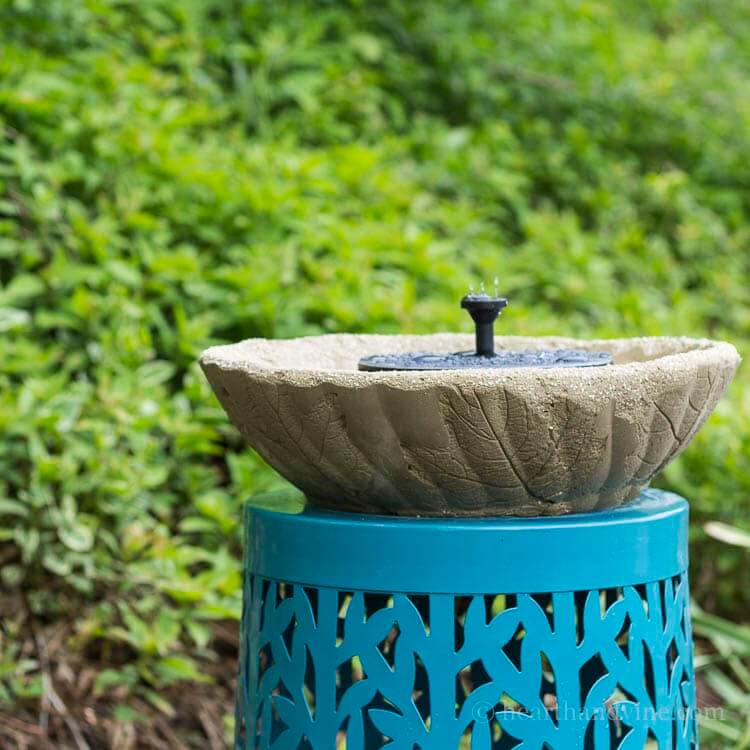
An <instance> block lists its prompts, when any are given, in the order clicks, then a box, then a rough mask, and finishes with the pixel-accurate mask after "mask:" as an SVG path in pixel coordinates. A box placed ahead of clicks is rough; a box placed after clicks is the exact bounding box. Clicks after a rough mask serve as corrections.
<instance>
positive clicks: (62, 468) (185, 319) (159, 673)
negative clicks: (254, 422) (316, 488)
mask: <svg viewBox="0 0 750 750" xmlns="http://www.w3.org/2000/svg"><path fill="white" fill-rule="evenodd" d="M748 49H750V6H748V5H747V4H746V3H743V2H741V1H740V0H730V1H728V2H725V3H720V4H710V3H704V2H698V0H659V1H658V2H645V0H643V1H640V2H638V1H636V0H623V1H622V2H618V3H608V2H603V1H602V2H597V1H596V0H589V1H584V0H554V1H553V0H535V1H534V2H528V0H523V1H521V0H495V1H491V0H433V1H432V2H420V3H412V2H407V0H381V1H379V2H376V3H368V2H365V1H364V0H349V1H348V2H344V0H339V1H334V0H330V1H326V0H317V1H313V0H296V1H295V2H282V1H281V0H274V1H273V2H272V1H271V0H267V1H263V0H255V1H252V0H223V1H221V2H220V1H219V0H148V1H147V2H141V1H137V0H75V1H74V0H45V1H44V2H42V1H41V0H5V1H4V2H0V332H1V338H0V351H2V357H1V358H0V429H1V430H2V439H0V561H2V567H1V568H0V580H1V581H2V588H3V590H4V591H6V592H10V593H13V592H23V595H24V601H26V602H27V605H28V609H29V612H30V613H31V614H32V615H33V617H34V618H36V619H37V620H38V622H40V623H42V624H45V623H53V622H58V621H65V622H69V623H71V628H72V630H71V632H72V640H71V641H70V642H68V644H67V647H68V648H70V649H73V650H76V649H77V650H79V651H81V652H84V651H85V652H86V653H87V654H89V656H90V658H92V659H95V660H98V661H96V663H97V664H98V665H99V668H100V671H99V673H98V677H97V679H96V683H95V685H94V688H93V690H94V694H95V695H100V696H103V697H104V698H105V699H106V698H107V697H108V696H109V697H110V698H111V705H112V707H113V710H114V711H119V713H118V714H117V715H118V717H119V719H120V720H122V721H128V720H134V717H133V711H132V710H131V709H129V708H128V707H129V706H131V705H132V703H131V701H132V700H133V696H137V697H139V699H142V700H145V701H147V702H149V701H150V702H151V703H152V704H154V705H155V706H156V707H157V708H158V709H159V710H160V711H164V712H166V713H167V714H169V712H170V710H171V708H170V706H169V704H168V702H167V700H166V699H165V698H164V697H163V696H164V690H165V688H166V687H167V686H169V685H170V684H173V683H175V682H181V681H185V680H189V681H195V680H199V679H200V678H201V675H203V674H204V672H205V669H204V667H203V666H202V665H204V664H206V663H210V662H212V660H214V661H215V660H216V659H217V658H218V657H217V653H216V649H215V643H214V637H213V634H214V631H213V629H212V623H214V622H216V621H222V620H226V619H236V618H237V617H238V615H239V611H240V574H241V565H240V540H239V530H238V529H239V521H240V507H241V504H242V502H243V501H244V500H246V499H247V498H248V497H249V496H250V495H251V494H253V493H255V492H258V491H262V490H266V489H269V488H273V487H275V486H277V485H279V483H280V480H279V479H278V478H277V477H276V476H275V475H274V474H273V473H272V472H271V471H270V470H269V469H268V468H266V467H265V466H264V465H263V464H262V462H261V461H260V459H259V458H257V457H256V456H255V455H254V454H252V453H251V452H249V451H248V450H246V449H244V448H243V446H242V445H241V442H240V440H239V438H238V436H237V434H236V433H235V431H234V430H233V428H232V427H231V426H230V425H229V423H228V421H227V419H226V418H225V416H224V414H223V413H222V411H221V410H220V408H219V407H218V404H217V402H216V401H215V399H214V398H213V396H212V395H211V393H210V391H209V389H208V387H207V385H206V383H205V381H204V379H203V377H202V375H201V373H200V371H199V370H198V368H197V366H196V358H197V356H198V353H199V352H200V351H201V350H202V349H203V348H205V347H207V346H209V345H211V344H216V343H221V342H228V341H235V340H238V339H241V338H246V337H250V336H268V337H287V336H297V335H304V334H315V333H323V332H334V331H379V332H393V331H409V332H426V331H435V330H446V329H456V328H458V327H461V328H462V329H468V326H467V323H468V320H467V319H465V316H463V315H462V314H460V311H458V310H457V307H456V300H457V299H458V298H459V296H460V295H461V294H462V293H464V291H465V290H466V288H467V287H468V286H469V284H471V283H475V284H476V283H477V282H478V281H480V280H485V281H488V282H491V281H492V279H493V277H495V276H498V277H499V279H500V284H501V288H502V290H503V292H504V293H506V294H507V295H508V296H509V297H510V298H511V299H512V303H513V305H512V308H509V310H510V312H508V313H507V314H506V315H505V316H504V317H503V319H502V322H501V328H502V329H503V330H504V331H507V332H509V333H518V334H565V335H568V334H571V335H581V336H632V335H652V334H685V335H693V336H712V337H716V338H724V339H728V340H730V341H732V342H734V343H735V344H736V345H737V346H738V348H740V350H743V349H744V348H745V344H746V343H747V342H750V273H749V272H750V222H749V221H748V219H750V172H748V169H747V165H748V164H750V75H749V74H750V58H748V54H747V51H748ZM747 386H748V374H747V371H746V369H741V371H740V373H739V375H738V377H737V380H736V382H735V384H734V385H733V387H732V390H731V392H730V395H729V397H728V399H726V400H725V401H724V402H723V403H722V405H720V407H719V409H718V410H717V413H716V414H715V415H714V416H713V417H712V419H711V421H710V422H709V424H708V425H707V427H706V428H705V429H704V430H703V432H702V433H701V434H700V435H699V437H698V438H697V439H696V440H695V442H694V443H693V445H692V446H691V447H690V449H689V450H688V451H687V452H686V454H685V455H684V456H683V457H682V458H681V459H680V460H678V461H677V462H676V463H675V464H674V465H673V466H671V467H670V468H669V469H668V470H667V471H666V473H665V475H664V476H662V477H661V479H660V482H659V483H660V485H661V486H665V487H669V488H670V489H674V490H676V491H678V492H680V493H682V494H684V495H685V496H687V497H689V498H690V500H691V503H692V509H693V548H692V552H693V589H694V595H695V597H696V599H697V601H698V602H699V604H700V606H701V607H702V608H703V609H702V611H705V612H708V613H711V614H699V621H698V622H697V627H696V630H697V632H698V633H699V634H700V635H701V636H702V637H703V638H705V639H708V640H710V641H712V643H713V647H712V649H711V650H710V651H707V652H706V653H707V654H708V655H707V656H706V657H705V659H704V664H703V666H704V670H703V672H702V673H703V674H704V675H705V678H704V679H705V680H706V684H708V685H709V686H710V690H711V691H712V692H713V693H714V695H715V697H716V698H717V699H720V700H721V701H723V702H725V703H727V704H731V709H732V710H731V711H730V712H729V718H728V719H727V721H726V722H715V721H712V722H710V726H707V731H706V734H705V738H706V739H707V740H710V739H711V737H719V738H720V739H718V740H717V743H718V744H717V745H716V746H717V747H722V748H726V747H730V746H731V747H738V748H739V747H743V748H746V747H749V746H750V739H749V737H750V733H749V732H750V730H749V729H748V727H750V698H749V697H748V693H750V672H748V667H747V665H748V664H749V663H750V638H748V635H747V633H748V632H750V626H748V625H736V624H733V623H732V622H730V621H734V623H750V565H748V554H749V552H748V537H747V536H743V535H742V534H741V533H739V531H738V529H739V530H741V529H742V528H744V529H745V530H748V529H750V522H748V507H750V505H749V504H748V491H749V490H750V391H749V390H748V387H747ZM708 520H720V521H721V522H722V523H723V524H725V525H726V526H722V527H720V528H721V529H723V533H721V532H720V533H716V527H715V526H714V527H711V526H709V527H708V531H709V532H711V530H712V529H713V530H714V531H713V532H712V533H710V534H709V533H707V532H706V530H705V528H704V524H705V522H706V521H708ZM727 529H728V530H729V532H733V533H727ZM743 540H744V543H743ZM727 541H729V542H730V543H727ZM5 614H6V613H3V615H2V616H0V617H3V616H5ZM720 618H725V619H720ZM727 618H728V619H727ZM8 622H10V619H9V620H8ZM717 623H718V625H717ZM15 640H16V639H14V638H13V637H12V628H11V627H10V625H6V627H5V628H4V629H3V630H0V703H4V704H6V705H15V706H16V707H21V706H28V705H33V702H34V700H35V699H36V698H37V696H38V695H39V693H40V691H41V677H40V673H39V669H38V664H37V663H36V662H35V661H34V660H33V659H28V658H25V657H23V656H22V655H21V654H19V653H17V646H14V643H15ZM14 649H16V650H14ZM113 653H116V654H118V658H117V660H116V661H115V662H113V664H108V658H109V657H108V655H111V654H113ZM92 655H93V656H92ZM115 689H116V692H115V693H112V692H111V691H113V690H115ZM112 695H114V696H115V697H111V696H112ZM19 710H20V708H19ZM128 711H130V713H128Z"/></svg>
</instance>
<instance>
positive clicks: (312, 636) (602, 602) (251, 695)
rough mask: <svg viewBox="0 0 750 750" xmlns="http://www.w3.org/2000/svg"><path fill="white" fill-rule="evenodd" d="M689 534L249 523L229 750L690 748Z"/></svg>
mask: <svg viewBox="0 0 750 750" xmlns="http://www.w3.org/2000/svg"><path fill="white" fill-rule="evenodd" d="M687 535H688V509H687V503H686V502H685V501H684V500H683V499H681V498H679V497H677V496H675V495H671V494H667V493H663V492H659V491H655V490H647V491H644V492H643V493H642V494H641V495H640V497H639V498H638V499H637V500H635V501H634V502H632V503H630V504H629V505H627V506H625V507H622V508H618V509H615V510H611V511H603V512H596V513H590V514H583V515H573V516H563V517H556V518H549V517H548V518H533V519H529V518H525V519H518V518H515V519H508V518H483V519H478V520H471V519H414V518H409V519H407V518H394V517H383V516H362V515H350V514H345V513H331V512H321V511H314V510H306V511H305V512H302V513H299V514H287V513H277V512H271V511H267V510H258V509H253V508H252V507H248V509H247V511H246V544H247V548H246V576H245V590H244V597H245V600H244V608H243V610H244V611H243V616H242V648H241V651H242V653H241V669H240V682H239V691H238V692H239V696H238V704H237V736H236V750H256V749H258V748H260V749H262V750H300V749H302V750H336V748H346V750H372V749H374V748H381V747H384V748H386V747H387V748H391V749H392V750H417V748H418V749H419V750H462V749H463V748H466V750H510V749H511V748H522V749H523V750H613V749H614V748H618V749H619V750H643V748H649V747H653V748H657V747H658V748H660V750H673V749H674V750H688V749H691V748H697V747H698V741H697V736H696V722H695V684H694V675H693V662H692V650H693V648H692V635H691V628H690V613H689V604H690V599H689V595H688V579H687Z"/></svg>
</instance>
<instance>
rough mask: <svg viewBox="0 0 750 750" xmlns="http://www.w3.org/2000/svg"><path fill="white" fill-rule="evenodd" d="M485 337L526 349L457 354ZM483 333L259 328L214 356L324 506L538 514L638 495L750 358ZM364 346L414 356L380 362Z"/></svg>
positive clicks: (212, 377) (217, 378) (224, 389)
mask: <svg viewBox="0 0 750 750" xmlns="http://www.w3.org/2000/svg"><path fill="white" fill-rule="evenodd" d="M492 299H493V298H487V300H488V302H492ZM480 336H482V337H484V340H485V347H487V348H488V349H489V347H488V344H487V341H489V343H490V344H494V352H495V356H494V358H495V359H499V360H500V361H501V363H502V361H503V357H506V358H507V357H508V356H509V353H513V355H515V353H517V352H519V351H524V352H526V353H525V355H521V356H517V355H515V359H513V357H512V356H511V359H510V360H509V361H508V362H506V364H505V365H503V364H500V365H499V366H498V365H497V364H493V357H492V356H487V354H485V355H481V356H477V355H476V354H475V353H473V352H472V353H470V355H469V356H467V355H465V354H463V355H462V354H453V353H455V352H465V350H467V349H470V348H471V346H472V344H474V343H475V341H476V351H477V352H479V349H480V341H479V339H480ZM474 338H475V341H474V340H473V338H472V337H471V336H469V335H464V334H447V333H446V334H434V335H429V336H378V335H349V334H341V335H327V336H313V337H307V338H299V339H291V340H280V341H272V340H265V339H248V340H246V341H242V342H240V343H238V344H232V345H229V346H218V347H213V348H211V349H208V350H207V351H205V352H204V353H203V355H202V357H201V365H202V367H203V369H204V371H205V373H206V376H207V377H208V379H209V381H210V383H211V386H212V387H213V390H214V392H215V393H216V395H217V397H218V399H219V401H220V402H221V404H222V406H223V407H224V409H226V411H227V414H228V415H229V417H230V419H231V420H232V422H233V423H234V425H235V426H236V427H237V429H238V430H239V431H240V432H241V433H242V435H243V437H244V438H245V439H246V440H247V441H248V443H249V444H250V445H251V446H252V447H253V448H255V449H256V450H257V451H258V452H259V453H260V454H261V456H263V458H264V459H265V460H266V461H267V462H268V463H269V464H271V466H273V467H274V468H275V469H276V470H277V471H279V473H281V474H282V475H283V476H284V477H286V478H287V479H288V480H289V481H291V482H292V483H293V484H295V485H296V486H297V487H299V488H300V489H301V490H302V491H303V492H304V493H305V495H306V496H307V498H308V499H309V501H310V502H311V503H312V504H314V505H318V506H321V507H327V508H332V509H334V510H349V511H357V512H362V513H388V514H399V515H428V516H443V515H452V516H464V515H465V516H471V515H518V516H528V515H558V514H564V513H573V512H579V511H587V510H593V509H600V508H608V507H613V506H617V505H620V504H621V503H623V502H625V501H627V500H629V499H631V498H633V497H635V496H636V495H637V494H638V492H639V491H640V490H641V489H643V488H644V487H645V486H647V485H648V483H649V481H650V480H651V478H652V477H653V476H654V475H655V474H657V473H658V472H659V471H661V470H662V469H663V468H664V467H665V466H666V465H667V464H668V463H669V462H670V461H671V460H672V459H673V458H674V457H675V456H676V455H677V454H678V453H679V452H680V451H681V450H683V449H684V448H685V447H686V446H687V444H688V443H689V442H690V440H691V439H692V437H693V436H694V435H695V433H696V432H697V431H698V429H699V428H700V427H701V425H702V424H703V423H704V422H705V420H706V418H707V417H708V415H709V414H710V413H711V411H712V410H713V408H714V407H715V406H716V404H717V402H718V401H719V399H720V398H721V396H722V395H723V394H724V391H725V390H726V388H727V385H728V384H729V382H730V380H731V378H732V376H733V374H734V372H735V369H736V367H737V364H738V361H739V357H738V355H737V352H736V350H735V348H734V347H733V346H731V345H730V344H726V343H721V342H716V341H710V340H706V339H689V338H635V339H611V340H599V341H596V340H594V341H584V340H581V341H579V340H575V339H566V338H557V337H549V338H519V337H512V336H505V337H497V338H494V339H493V337H492V335H491V330H490V333H489V338H488V334H487V330H486V328H484V329H482V330H481V331H480V329H479V326H478V329H477V333H476V336H475V337H474ZM561 349H562V350H571V349H573V350H575V352H574V354H573V355H572V356H573V365H572V366H571V365H570V362H568V364H567V365H566V364H565V363H564V362H563V363H562V366H560V362H555V361H553V360H554V355H553V353H554V352H555V351H556V350H558V351H559V350H561ZM540 350H541V351H542V352H544V353H543V354H541V355H540V354H539V352H540ZM411 352H418V353H420V354H418V355H417V356H416V357H412V358H411V360H409V358H408V356H407V357H406V359H404V358H402V359H401V360H399V357H398V356H396V357H394V356H390V357H389V356H387V355H408V353H411ZM424 352H429V353H430V354H428V355H427V360H428V361H427V362H425V354H424ZM530 352H531V353H530ZM591 352H598V354H595V355H594V356H593V357H590V358H589V359H588V360H587V361H585V362H583V364H586V365H592V364H593V365H602V366H578V365H580V364H581V363H582V362H581V353H591ZM378 355H386V356H380V357H378ZM435 355H452V356H448V357H447V358H443V359H441V358H439V357H436V356H435ZM607 355H610V356H611V361H612V364H605V363H606V361H608V360H609V356H607ZM570 356H571V355H570V353H568V358H569V359H570ZM576 356H577V357H578V361H577V362H576V360H575V358H576ZM545 357H546V359H545ZM363 358H366V359H365V361H364V365H363V366H365V367H372V366H378V365H379V364H380V365H382V364H383V363H384V362H385V363H386V364H387V363H391V364H394V363H395V366H396V367H398V366H400V367H404V366H411V369H390V370H379V371H365V370H362V369H360V362H361V360H363ZM430 358H432V360H430ZM456 359H458V360H459V362H458V363H457V364H456V361H455V360H456ZM461 360H463V361H461ZM373 361H374V363H375V364H374V365H373V364H372V363H373ZM446 361H447V362H448V366H450V367H451V369H418V368H420V367H424V366H428V365H430V364H433V365H435V366H437V367H441V366H442V367H445V366H446V364H445V362H446ZM368 362H369V365H368ZM436 362H437V364H436Z"/></svg>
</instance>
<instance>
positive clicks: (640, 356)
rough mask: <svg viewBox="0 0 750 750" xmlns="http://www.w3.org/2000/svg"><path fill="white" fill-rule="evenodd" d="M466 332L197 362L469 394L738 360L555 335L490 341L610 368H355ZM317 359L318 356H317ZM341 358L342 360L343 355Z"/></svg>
mask: <svg viewBox="0 0 750 750" xmlns="http://www.w3.org/2000/svg"><path fill="white" fill-rule="evenodd" d="M473 340H474V339H473V336H471V335H470V334H455V333H438V334H427V335H415V336H412V335H393V336H388V335H379V334H361V335H360V334H323V335H320V336H306V337H301V338H295V339H263V338H252V339H245V340H244V341H240V342H238V343H236V344H229V345H223V346H214V347H211V348H209V349H207V350H206V351H204V352H203V354H202V355H201V357H200V362H201V365H204V366H205V365H213V366H216V367H218V368H219V369H221V370H233V371H239V372H244V373H247V374H249V375H252V376H254V377H255V378H257V379H258V380H265V381H269V382H285V383H288V384H290V385H295V386H300V387H314V386H317V385H323V384H325V385H331V386H335V387H342V388H362V387H366V386H368V385H376V384H378V385H385V386H388V387H391V388H396V389H400V390H415V389H416V390H423V389H424V388H425V387H428V386H429V385H442V384H445V385H451V384H460V385H463V386H469V387H474V388H480V389H481V388H483V387H493V386H496V385H498V384H501V383H502V384H516V385H520V384H522V383H528V384H531V383H534V384H536V386H547V387H554V386H555V384H559V385H560V387H561V388H570V387H571V386H572V385H574V384H576V383H578V384H580V385H584V384H589V385H590V386H593V385H594V384H598V385H599V387H602V386H605V385H607V384H608V385H610V386H612V387H620V386H622V385H623V384H624V383H626V382H630V383H632V382H633V379H634V378H635V379H638V378H646V379H648V377H649V375H650V374H655V373H656V372H660V373H661V374H662V376H663V374H664V372H665V371H674V370H683V369H685V368H688V369H693V368H698V367H702V366H707V367H716V366H717V365H722V364H723V365H726V366H727V367H731V368H734V367H736V366H737V364H738V363H739V361H740V357H739V354H738V352H737V350H736V348H735V347H734V346H732V344H729V343H727V342H723V341H715V340H712V339H696V338H689V337H669V336H650V337H638V338H616V339H574V338H564V337H559V336H543V337H521V336H502V337H496V339H495V342H496V347H497V348H507V349H526V348H561V347H570V348H579V349H587V350H602V351H608V352H611V353H612V354H613V356H614V359H615V362H614V364H612V365H608V366H603V367H587V368H549V369H548V368H536V367H526V368H508V369H501V370H498V369H487V370H481V369H480V370H476V369H472V370H468V369H467V370H433V371H429V370H425V371H403V372H363V371H359V370H357V369H356V363H357V361H358V360H359V358H360V357H361V356H365V355H366V354H371V353H386V352H390V351H398V352H403V351H437V352H441V351H444V352H447V351H460V350H466V349H470V348H471V347H472V344H473ZM332 350H335V351H337V352H345V353H346V359H347V363H346V366H344V367H341V366H336V367H320V366H317V365H316V360H317V359H319V358H320V356H321V355H325V354H328V353H329V352H331V351H332ZM316 355H317V356H316ZM342 358H343V356H342Z"/></svg>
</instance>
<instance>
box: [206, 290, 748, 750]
mask: <svg viewBox="0 0 750 750" xmlns="http://www.w3.org/2000/svg"><path fill="white" fill-rule="evenodd" d="M506 304H507V300H505V299H503V298H499V297H490V296H488V295H485V294H480V295H468V296H467V297H465V298H464V299H463V300H462V307H464V308H465V309H466V310H468V312H469V313H470V314H471V316H472V319H473V320H474V322H475V324H476V330H475V335H474V337H473V339H472V337H471V336H466V335H462V334H436V335H432V336H354V335H335V336H317V337H309V338H300V339H294V340H288V341H267V340H263V339H249V340H247V341H242V342H240V343H238V344H233V345H231V346H219V347H214V348H212V349H209V350H207V351H206V352H204V354H203V356H202V357H201V365H202V367H203V369H204V371H205V373H206V375H207V377H208V379H209V381H210V382H211V385H212V387H213V389H214V391H215V393H216V395H217V396H218V398H219V400H220V401H221V403H222V405H223V406H224V408H225V409H226V411H227V413H228V414H229V416H230V418H231V420H232V422H233V423H234V424H235V426H236V427H237V428H238V429H239V430H240V432H241V433H242V435H243V436H244V437H245V438H246V440H247V441H248V442H249V443H250V444H251V445H252V446H253V447H254V448H255V449H256V450H257V451H258V452H259V453H260V454H261V455H262V456H263V457H264V458H265V459H266V460H267V461H268V462H269V463H270V464H271V465H272V466H274V467H275V468H276V469H277V470H278V471H279V472H280V473H281V474H283V475H284V476H285V477H287V478H288V479H289V480H290V481H291V482H293V483H294V484H295V485H297V487H299V488H300V489H301V490H303V492H304V493H305V495H306V496H307V498H308V499H309V501H310V506H309V507H308V508H307V509H306V510H304V512H301V513H297V514H289V513H283V512H273V511H264V510H262V509H259V508H257V507H256V508H254V507H253V504H252V502H250V503H249V504H248V506H247V515H246V527H245V529H246V531H245V533H246V537H245V540H246V570H245V590H244V606H243V615H242V638H241V644H242V646H241V656H240V662H241V669H240V680H239V688H238V701H237V724H236V726H237V732H236V740H235V748H236V750H257V749H258V748H262V749H265V750H277V749H278V750H281V749H282V748H303V749H306V750H333V748H337V747H343V743H344V742H345V743H346V748H347V750H372V749H374V748H381V747H393V748H397V747H398V748H404V749H406V748H417V747H418V748H420V749H421V750H455V748H459V747H460V748H464V747H471V748H472V750H511V749H512V748H516V747H518V748H521V747H523V748H526V749H527V750H635V748H644V747H650V746H651V745H650V744H649V743H650V742H651V741H655V742H656V743H657V745H658V746H659V747H661V748H673V749H674V750H694V749H695V748H696V747H697V722H696V721H695V715H694V713H695V677H694V673H693V662H692V637H691V631H690V597H689V592H688V575H687V538H688V506H687V503H686V502H685V500H683V499H682V498H679V497H677V496H675V495H670V494H668V493H664V492H659V491H656V490H649V489H646V487H647V485H648V483H649V481H650V479H651V478H652V477H653V476H654V475H655V474H656V473H657V472H659V471H660V470H661V469H662V468H663V467H664V466H666V465H667V464H668V463H669V461H671V460H672V459H673V458H674V457H675V456H676V455H677V454H678V453H679V452H680V451H681V450H682V449H684V448H685V446H686V445H687V444H688V443H689V442H690V440H691V438H692V437H693V436H694V435H695V433H696V432H697V431H698V429H700V427H701V425H702V424H703V422H704V421H705V420H706V418H707V417H708V415H709V414H710V413H711V410H712V409H713V408H714V406H715V405H716V403H717V402H718V400H719V399H720V398H721V396H722V394H723V393H724V391H725V389H726V387H727V385H728V383H729V381H730V380H731V378H732V375H733V374H734V371H735V369H736V367H737V364H738V359H739V358H738V356H737V352H736V351H735V349H734V347H732V346H731V345H729V344H725V343H720V342H715V341H709V340H705V339H688V338H640V339H613V340H602V341H577V340H573V339H563V338H537V339H532V338H518V337H498V338H496V337H495V336H494V332H493V323H494V321H495V319H496V318H497V315H498V314H499V312H500V311H501V310H502V309H503V308H504V307H505V305H506ZM472 345H473V348H472ZM315 506H318V507H319V508H323V509H327V510H322V511H321V510H316V508H315ZM331 510H333V511H338V512H330V511H331ZM346 511H354V513H352V512H346ZM590 511H596V512H590ZM386 514H387V515H386ZM410 516H411V517H410ZM416 516H433V517H440V518H416ZM529 516H533V517H529ZM460 517H463V518H460Z"/></svg>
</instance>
